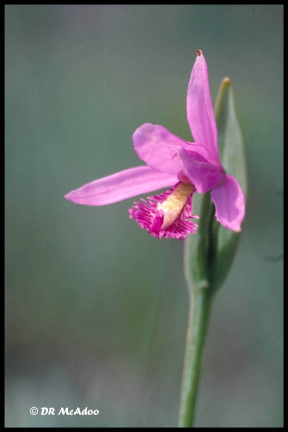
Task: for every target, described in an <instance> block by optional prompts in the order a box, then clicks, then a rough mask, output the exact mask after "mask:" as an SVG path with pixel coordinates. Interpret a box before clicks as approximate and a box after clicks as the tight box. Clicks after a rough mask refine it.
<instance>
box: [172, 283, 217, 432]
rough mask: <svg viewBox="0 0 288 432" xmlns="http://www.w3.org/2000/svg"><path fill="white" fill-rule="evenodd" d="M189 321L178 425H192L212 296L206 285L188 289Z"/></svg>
mask: <svg viewBox="0 0 288 432" xmlns="http://www.w3.org/2000/svg"><path fill="white" fill-rule="evenodd" d="M189 294H190V309H189V322H188V331H187V339H186V352H185V362H184V371H183V380H182V388H181V400H180V413H179V427H193V424H194V418H195V406H196V399H197V391H198V385H199V379H200V370H201V359H202V353H203V348H204V344H205V339H206V334H207V327H208V321H209V315H210V306H211V303H212V298H211V295H210V292H209V288H207V287H199V288H197V289H193V290H192V289H190V290H189Z"/></svg>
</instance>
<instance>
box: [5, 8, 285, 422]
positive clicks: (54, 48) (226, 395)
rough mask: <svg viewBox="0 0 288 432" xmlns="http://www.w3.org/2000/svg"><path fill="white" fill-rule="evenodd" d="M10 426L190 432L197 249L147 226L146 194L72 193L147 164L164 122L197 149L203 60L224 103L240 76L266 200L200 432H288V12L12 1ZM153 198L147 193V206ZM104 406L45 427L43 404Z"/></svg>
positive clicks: (256, 209)
mask: <svg viewBox="0 0 288 432" xmlns="http://www.w3.org/2000/svg"><path fill="white" fill-rule="evenodd" d="M5 13H6V16H5V48H6V51H5V57H6V59H5V62H6V63H5V91H6V95H5V96H6V99H5V111H6V118H5V125H6V130H5V132H6V136H5V140H6V145H5V149H6V151H5V168H6V169H5V171H6V176H5V182H6V186H5V204H6V223H5V233H6V242H5V243H6V287H5V288H6V296H5V301H6V307H5V308H6V314H5V315H6V427H15V426H20V427H28V426H29V427H36V426H38V427H39V426H40V427H49V426H50V427H51V426H52V427H57V426H59V427H66V426H83V427H91V426H94V427H100V426H107V427H108V426H110V427H123V426H126V427H130V426H135V427H144V426H156V427H164V426H168V427H169V426H175V425H176V424H177V417H178V407H179V394H180V385H181V375H182V367H183V357H184V348H185V337H186V326H187V318H188V293H187V289H186V285H185V280H184V276H183V269H182V261H183V245H184V243H183V242H182V241H177V240H165V239H163V240H161V241H159V240H158V239H155V238H153V237H151V236H149V235H148V234H147V232H146V231H145V230H142V229H140V228H139V226H138V225H137V224H136V222H135V221H134V220H132V221H131V220H130V219H129V215H128V211H127V210H128V208H130V207H131V205H132V202H133V199H129V200H126V201H123V202H120V203H118V204H114V205H110V206H106V207H86V206H78V205H74V204H72V203H71V202H68V201H66V200H65V199H64V198H63V195H64V194H65V193H67V192H68V191H70V190H72V189H75V188H77V187H79V186H81V185H83V184H84V183H87V182H89V181H92V180H94V179H96V178H99V177H102V176H106V175H109V174H112V173H114V172H116V171H120V170H122V169H125V168H129V167H133V166H137V165H142V164H143V163H142V161H140V160H139V159H138V158H137V156H136V154H135V152H134V150H133V146H132V139H131V136H132V133H133V132H134V130H135V129H136V128H137V127H139V126H140V125H141V124H143V123H146V122H151V123H155V124H160V125H163V126H165V127H166V128H168V129H169V130H170V131H171V132H173V133H174V134H176V135H178V136H180V137H182V138H183V139H186V140H188V141H191V134H190V130H189V126H188V123H187V120H186V91H187V86H188V80H189V77H190V73H191V69H192V66H193V64H194V61H195V58H196V53H195V49H202V50H203V53H204V55H205V58H206V61H207V63H208V68H209V77H210V87H211V93H212V98H213V100H214V101H215V97H216V94H217V91H218V88H219V85H220V82H221V80H222V78H223V77H225V76H229V77H230V78H231V80H232V85H233V89H234V95H235V102H236V110H237V114H238V120H239V123H240V125H241V128H242V131H243V136H244V142H245V148H246V156H247V167H248V176H249V197H248V200H247V213H246V219H245V221H244V224H243V232H242V239H241V242H240V246H239V249H238V252H237V255H236V259H235V261H234V264H233V268H232V271H231V273H230V275H229V277H228V279H227V281H226V283H225V285H224V286H223V288H222V289H221V291H220V292H219V294H218V296H217V298H216V301H215V303H214V307H213V311H212V316H211V321H210V329H209V334H208V340H207V344H206V347H205V355H204V362H203V369H202V377H201V386H200V393H199V399H198V406H197V421H196V426H203V427H204V426H207V427H228V426H229V427H281V426H282V425H283V424H282V414H283V412H282V411H283V407H282V399H283V395H282V380H283V375H282V372H283V371H282V367H283V364H282V354H283V352H282V351H283V347H282V327H283V312H282V311H283V308H282V294H283V290H282V288H283V279H282V271H283V260H282V253H283V184H282V175H283V156H282V152H283V6H281V5H276V6H272V5H270V6H269V5H268V6H265V5H262V6H261V5H260V6H259V5H230V6H229V5H228V6H224V5H222V6H221V5H218V6H217V5H215V6H209V5H203V6H200V5H187V6H186V5H180V6H176V5H171V6H169V5H166V6H165V5H164V6H158V5H134V6H133V5H132V6H131V5H106V6H105V5H91V6H90V5H43V6H41V5H9V6H6V8H5ZM144 198H145V197H144ZM32 406H35V407H38V408H41V407H54V408H55V410H56V414H57V413H58V410H59V408H60V407H64V408H65V407H68V408H69V409H76V408H77V407H78V406H79V407H80V408H81V409H84V408H85V407H86V406H87V407H88V409H98V410H99V411H100V413H99V415H98V416H97V417H95V416H75V417H74V416H58V415H55V416H51V415H50V416H41V415H39V414H38V415H37V416H32V415H31V414H30V413H29V409H30V407H32Z"/></svg>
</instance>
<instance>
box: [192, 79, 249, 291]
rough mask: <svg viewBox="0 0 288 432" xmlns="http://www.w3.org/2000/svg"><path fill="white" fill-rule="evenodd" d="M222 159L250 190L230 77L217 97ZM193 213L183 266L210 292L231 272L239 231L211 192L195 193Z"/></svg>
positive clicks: (194, 285)
mask: <svg viewBox="0 0 288 432" xmlns="http://www.w3.org/2000/svg"><path fill="white" fill-rule="evenodd" d="M215 117H216V123H217V129H218V147H219V152H220V159H221V162H222V165H223V167H224V169H225V171H226V172H227V173H228V174H231V175H232V176H234V177H235V178H236V179H237V180H238V182H239V184H240V185H241V187H242V190H243V193H244V195H245V196H246V194H247V176H246V162H245V154H244V146H243V140H242V134H241V130H240V127H239V124H238V121H237V118H236V113H235V105H234V97H233V91H232V86H231V82H230V79H229V78H224V79H223V81H222V83H221V85H220V88H219V91H218V96H217V99H216V104H215ZM194 198H195V199H194V200H193V213H194V214H198V215H199V216H200V220H199V228H198V232H197V234H195V235H191V236H190V237H188V239H187V240H186V245H185V256H184V267H185V274H186V278H187V281H188V284H189V286H190V288H191V289H192V290H194V289H197V288H201V287H209V291H210V292H211V294H212V293H213V294H214V293H215V291H216V290H217V289H218V288H219V287H220V286H221V285H222V284H223V282H224V280H225V278H226V276H227V275H228V273H229V270H230V268H231V264H232V262H233V259H234V256H235V252H236V249H237V246H238V242H239V238H240V234H239V233H235V232H234V231H231V230H228V229H226V228H224V227H223V226H222V225H220V224H219V223H218V222H217V220H216V218H215V207H214V204H213V202H212V201H211V198H210V193H209V192H208V193H206V194H204V195H199V194H196V196H195V195H194Z"/></svg>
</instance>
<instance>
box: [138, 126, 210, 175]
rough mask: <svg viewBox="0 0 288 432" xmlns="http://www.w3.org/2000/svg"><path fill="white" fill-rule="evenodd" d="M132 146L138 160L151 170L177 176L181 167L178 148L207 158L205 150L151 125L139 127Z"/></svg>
mask: <svg viewBox="0 0 288 432" xmlns="http://www.w3.org/2000/svg"><path fill="white" fill-rule="evenodd" d="M133 144H134V148H135V151H136V153H137V155H138V156H139V158H140V159H142V160H143V161H144V162H146V164H147V165H149V166H150V167H151V168H153V169H155V170H157V171H162V172H166V173H170V174H175V175H177V174H178V172H179V171H180V170H181V168H182V166H181V163H180V161H179V159H178V155H177V150H178V149H180V148H186V149H193V150H194V149H195V151H197V152H199V153H200V154H203V156H204V157H205V156H206V157H207V156H208V153H207V150H206V149H205V148H204V147H202V146H200V145H198V144H196V143H189V142H186V141H184V140H182V139H181V138H179V137H177V136H176V135H173V134H172V133H171V132H169V131H168V130H167V129H166V128H164V127H163V126H159V125H154V124H151V123H145V124H143V125H142V126H140V127H139V128H138V129H136V131H135V132H134V134H133Z"/></svg>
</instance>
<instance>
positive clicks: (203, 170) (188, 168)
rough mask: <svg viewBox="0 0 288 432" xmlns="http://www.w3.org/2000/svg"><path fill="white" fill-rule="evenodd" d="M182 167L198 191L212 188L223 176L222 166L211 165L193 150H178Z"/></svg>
mask: <svg viewBox="0 0 288 432" xmlns="http://www.w3.org/2000/svg"><path fill="white" fill-rule="evenodd" d="M178 155H179V159H180V161H181V164H182V168H183V171H184V173H185V174H186V176H187V177H188V179H189V180H190V181H191V183H193V184H194V186H195V188H196V190H197V192H198V193H205V192H207V191H209V190H211V189H212V188H214V187H215V186H216V185H217V184H218V183H219V182H220V181H221V180H222V178H223V176H224V171H223V168H222V166H221V165H220V166H219V165H213V164H211V163H210V162H208V161H207V160H206V159H205V158H203V156H201V155H200V154H199V153H196V152H194V151H187V150H185V149H181V150H179V152H178Z"/></svg>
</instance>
